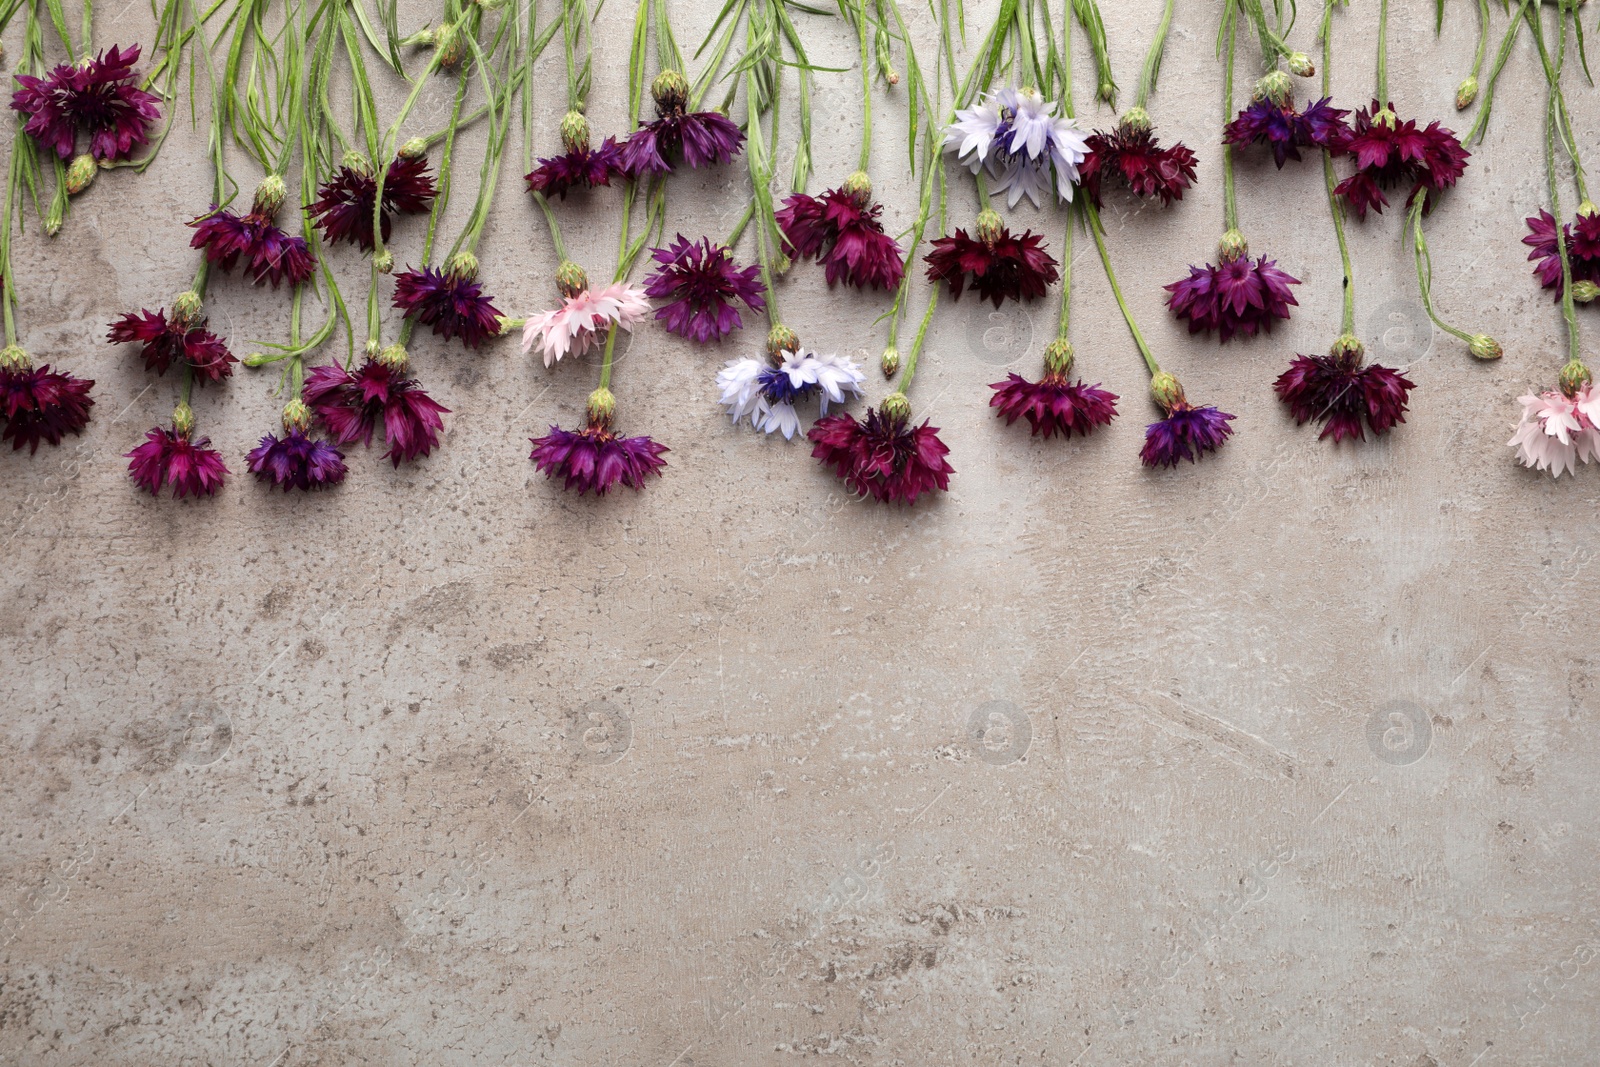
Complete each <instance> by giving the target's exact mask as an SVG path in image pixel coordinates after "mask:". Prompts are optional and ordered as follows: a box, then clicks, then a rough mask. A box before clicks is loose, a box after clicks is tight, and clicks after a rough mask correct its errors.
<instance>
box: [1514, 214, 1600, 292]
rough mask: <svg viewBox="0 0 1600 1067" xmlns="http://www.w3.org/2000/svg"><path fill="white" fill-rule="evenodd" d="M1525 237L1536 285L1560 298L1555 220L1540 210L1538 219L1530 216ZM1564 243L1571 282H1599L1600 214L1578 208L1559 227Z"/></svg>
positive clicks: (1559, 255)
mask: <svg viewBox="0 0 1600 1067" xmlns="http://www.w3.org/2000/svg"><path fill="white" fill-rule="evenodd" d="M1527 223H1528V236H1526V237H1524V238H1523V239H1522V243H1523V244H1525V245H1527V246H1528V247H1529V248H1531V249H1533V251H1532V252H1529V253H1528V259H1529V261H1530V262H1532V263H1533V264H1534V267H1533V273H1534V274H1535V275H1537V276H1538V278H1539V284H1540V285H1542V286H1544V287H1545V288H1546V289H1554V290H1555V299H1556V300H1557V301H1558V302H1559V301H1560V300H1561V288H1562V287H1561V251H1560V249H1559V248H1558V247H1557V245H1556V219H1555V216H1554V215H1552V214H1550V212H1548V211H1545V210H1543V209H1541V210H1540V211H1539V216H1538V217H1537V218H1530V219H1528V220H1527ZM1561 232H1562V234H1563V236H1564V238H1565V242H1566V246H1567V263H1568V265H1569V266H1570V267H1571V270H1572V280H1573V282H1574V283H1579V282H1588V283H1590V284H1591V285H1593V284H1596V283H1600V214H1586V213H1584V212H1583V211H1579V212H1578V215H1577V217H1576V218H1575V219H1573V221H1572V222H1570V223H1568V224H1567V225H1565V226H1563V227H1562V228H1561Z"/></svg>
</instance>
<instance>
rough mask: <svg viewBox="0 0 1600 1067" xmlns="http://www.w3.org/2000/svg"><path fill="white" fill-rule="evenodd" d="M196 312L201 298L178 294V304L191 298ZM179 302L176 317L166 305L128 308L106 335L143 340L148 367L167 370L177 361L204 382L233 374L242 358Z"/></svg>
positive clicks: (119, 340)
mask: <svg viewBox="0 0 1600 1067" xmlns="http://www.w3.org/2000/svg"><path fill="white" fill-rule="evenodd" d="M191 298H192V302H191V303H190V305H189V306H190V307H192V309H193V312H194V314H195V315H197V314H198V313H199V306H200V299H199V297H198V296H194V294H192V293H184V294H182V295H180V296H179V297H178V304H179V305H182V304H183V303H184V302H185V301H190V300H191ZM183 310H184V309H183V308H182V307H179V306H175V307H174V308H173V312H172V318H170V319H169V318H167V311H166V308H162V309H161V310H160V311H150V310H148V309H143V308H142V309H140V310H139V311H138V312H132V311H130V312H128V313H127V314H126V315H124V316H122V318H120V319H118V320H117V321H116V322H113V323H112V324H111V332H110V333H109V334H107V335H106V339H107V340H108V341H110V342H111V343H112V344H134V343H137V344H142V345H143V346H144V348H143V349H141V351H140V354H141V355H143V356H144V366H145V369H146V370H153V371H155V372H156V373H157V374H165V373H166V372H167V368H168V367H170V366H172V364H174V363H178V364H180V365H185V366H188V367H190V368H191V369H192V370H193V371H194V375H195V380H196V381H197V382H199V383H200V384H201V385H204V384H206V383H207V382H215V381H219V380H221V379H223V378H227V377H229V376H231V375H232V374H233V365H234V364H235V363H237V362H238V360H237V359H235V358H234V355H233V353H232V352H229V351H228V346H227V345H226V344H225V343H224V342H223V340H222V338H220V337H218V336H217V335H216V334H214V333H212V332H211V331H210V330H208V329H206V320H205V319H200V320H199V321H196V320H195V318H194V317H193V315H185V314H183Z"/></svg>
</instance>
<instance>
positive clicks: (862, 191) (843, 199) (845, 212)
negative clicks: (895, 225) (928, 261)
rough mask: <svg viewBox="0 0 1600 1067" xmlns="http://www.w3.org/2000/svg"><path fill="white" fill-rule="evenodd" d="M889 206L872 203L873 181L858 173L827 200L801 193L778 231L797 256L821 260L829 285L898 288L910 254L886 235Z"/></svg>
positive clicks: (787, 205) (787, 204)
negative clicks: (884, 220) (885, 208)
mask: <svg viewBox="0 0 1600 1067" xmlns="http://www.w3.org/2000/svg"><path fill="white" fill-rule="evenodd" d="M882 212H883V205H881V204H875V203H873V202H872V182H871V181H870V180H869V179H868V178H867V176H866V174H865V173H863V172H861V171H857V172H856V173H854V174H852V175H850V177H849V178H847V179H845V182H844V184H843V185H841V186H840V187H839V188H837V189H829V190H828V191H827V192H825V193H823V194H822V195H821V196H807V195H806V194H805V193H796V194H795V195H793V196H791V197H789V198H788V199H787V200H785V201H784V202H783V207H782V208H781V209H780V210H779V211H778V213H777V220H778V227H779V229H781V230H782V231H783V236H784V239H785V240H786V241H788V242H789V245H790V246H791V247H792V248H793V249H794V254H795V256H797V257H799V258H802V259H803V258H806V257H808V256H815V257H816V259H817V261H818V262H819V263H821V264H823V266H824V267H825V275H826V277H827V279H828V284H829V285H830V286H831V285H833V284H834V283H835V282H839V281H843V282H844V283H846V284H847V285H854V286H856V287H857V288H858V289H867V288H872V289H893V288H895V287H897V286H898V285H899V284H900V279H901V277H902V276H903V274H904V272H905V267H904V264H903V263H902V262H901V259H902V257H903V256H904V255H905V253H904V252H902V251H901V249H900V245H899V243H898V242H896V241H895V239H894V238H893V237H890V236H889V235H888V234H886V233H884V232H883V224H882V223H881V222H879V221H878V216H879V215H880V214H882Z"/></svg>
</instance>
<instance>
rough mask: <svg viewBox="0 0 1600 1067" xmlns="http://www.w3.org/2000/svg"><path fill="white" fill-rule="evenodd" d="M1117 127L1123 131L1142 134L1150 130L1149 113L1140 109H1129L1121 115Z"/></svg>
mask: <svg viewBox="0 0 1600 1067" xmlns="http://www.w3.org/2000/svg"><path fill="white" fill-rule="evenodd" d="M1117 125H1118V126H1120V127H1122V128H1123V129H1124V130H1131V131H1133V132H1135V133H1144V132H1146V131H1148V130H1149V129H1150V112H1148V111H1146V110H1145V109H1144V108H1142V107H1137V106H1135V107H1130V108H1129V109H1128V110H1126V111H1124V112H1123V113H1122V119H1121V121H1119V122H1118V123H1117Z"/></svg>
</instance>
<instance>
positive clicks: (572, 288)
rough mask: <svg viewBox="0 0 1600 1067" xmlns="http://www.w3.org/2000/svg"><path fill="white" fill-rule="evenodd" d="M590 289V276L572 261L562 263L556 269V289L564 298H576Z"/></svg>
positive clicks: (567, 260) (566, 260)
mask: <svg viewBox="0 0 1600 1067" xmlns="http://www.w3.org/2000/svg"><path fill="white" fill-rule="evenodd" d="M588 288H589V275H588V274H586V273H584V270H583V268H582V267H580V266H578V265H577V264H576V263H574V262H572V260H570V259H564V260H562V261H561V266H559V267H557V268H556V289H557V290H559V291H560V293H561V295H562V296H565V297H574V296H577V295H578V294H579V293H581V292H583V291H584V290H586V289H588Z"/></svg>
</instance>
